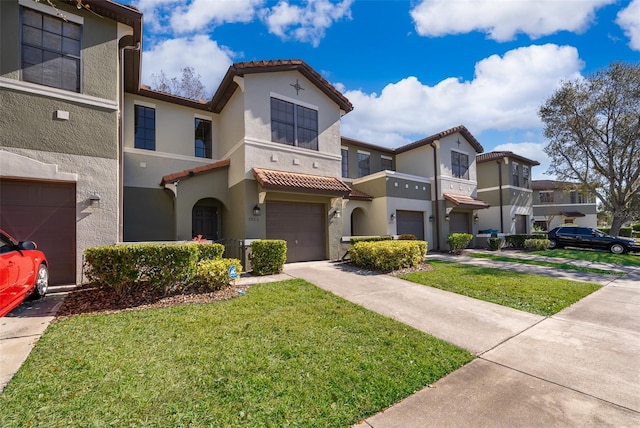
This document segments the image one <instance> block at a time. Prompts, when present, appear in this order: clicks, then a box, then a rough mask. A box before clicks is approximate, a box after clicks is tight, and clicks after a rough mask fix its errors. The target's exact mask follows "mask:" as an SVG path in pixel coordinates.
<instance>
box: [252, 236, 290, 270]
mask: <svg viewBox="0 0 640 428" xmlns="http://www.w3.org/2000/svg"><path fill="white" fill-rule="evenodd" d="M249 260H251V268H252V270H253V273H255V274H256V275H271V274H274V273H280V272H282V266H284V263H285V262H286V261H287V242H286V241H283V240H282V239H261V240H259V241H253V242H252V243H251V255H250V256H249Z"/></svg>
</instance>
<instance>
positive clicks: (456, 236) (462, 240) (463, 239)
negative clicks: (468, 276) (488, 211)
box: [447, 233, 473, 254]
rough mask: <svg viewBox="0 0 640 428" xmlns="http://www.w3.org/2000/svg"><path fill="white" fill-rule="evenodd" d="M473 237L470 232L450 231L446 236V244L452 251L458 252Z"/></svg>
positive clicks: (465, 246)
mask: <svg viewBox="0 0 640 428" xmlns="http://www.w3.org/2000/svg"><path fill="white" fill-rule="evenodd" d="M472 239H473V235H472V234H470V233H452V234H451V235H449V236H448V237H447V244H449V248H450V250H451V252H452V253H455V254H460V253H461V252H462V250H464V249H465V248H467V245H469V243H470V242H471V240H472Z"/></svg>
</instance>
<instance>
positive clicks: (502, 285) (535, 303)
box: [401, 260, 600, 316]
mask: <svg viewBox="0 0 640 428" xmlns="http://www.w3.org/2000/svg"><path fill="white" fill-rule="evenodd" d="M429 263H430V264H431V265H432V266H433V268H434V269H433V270H429V271H420V272H412V273H408V274H405V275H402V276H401V278H403V279H406V280H408V281H412V282H416V283H419V284H423V285H428V286H430V287H434V288H439V289H441V290H446V291H451V292H454V293H458V294H462V295H465V296H469V297H473V298H476V299H480V300H485V301H488V302H493V303H497V304H499V305H503V306H508V307H511V308H514V309H519V310H521V311H526V312H530V313H533V314H538V315H546V316H549V315H553V314H555V313H557V312H559V311H560V310H562V309H564V308H566V307H567V306H569V305H571V304H573V303H575V302H577V301H578V300H580V299H582V298H583V297H585V296H587V295H589V294H591V293H593V292H594V291H596V290H597V289H598V288H600V286H599V285H598V284H591V283H586V282H578V281H567V280H564V279H557V278H550V277H546V276H540V275H531V274H525V273H520V272H512V271H506V270H500V269H494V268H485V267H480V266H473V265H465V264H460V263H452V262H445V261H436V260H433V261H430V262H429Z"/></svg>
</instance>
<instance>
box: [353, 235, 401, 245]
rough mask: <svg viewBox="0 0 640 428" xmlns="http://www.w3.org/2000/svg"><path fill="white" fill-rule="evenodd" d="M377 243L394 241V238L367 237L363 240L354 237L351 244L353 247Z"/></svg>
mask: <svg viewBox="0 0 640 428" xmlns="http://www.w3.org/2000/svg"><path fill="white" fill-rule="evenodd" d="M377 241H393V236H389V235H383V236H365V237H363V238H356V237H352V238H351V239H350V240H349V242H351V245H353V244H355V243H357V242H377Z"/></svg>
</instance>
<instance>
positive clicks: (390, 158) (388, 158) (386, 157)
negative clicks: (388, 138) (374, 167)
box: [380, 155, 393, 161]
mask: <svg viewBox="0 0 640 428" xmlns="http://www.w3.org/2000/svg"><path fill="white" fill-rule="evenodd" d="M380 158H382V159H386V160H390V161H393V158H392V157H391V156H387V155H380Z"/></svg>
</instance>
